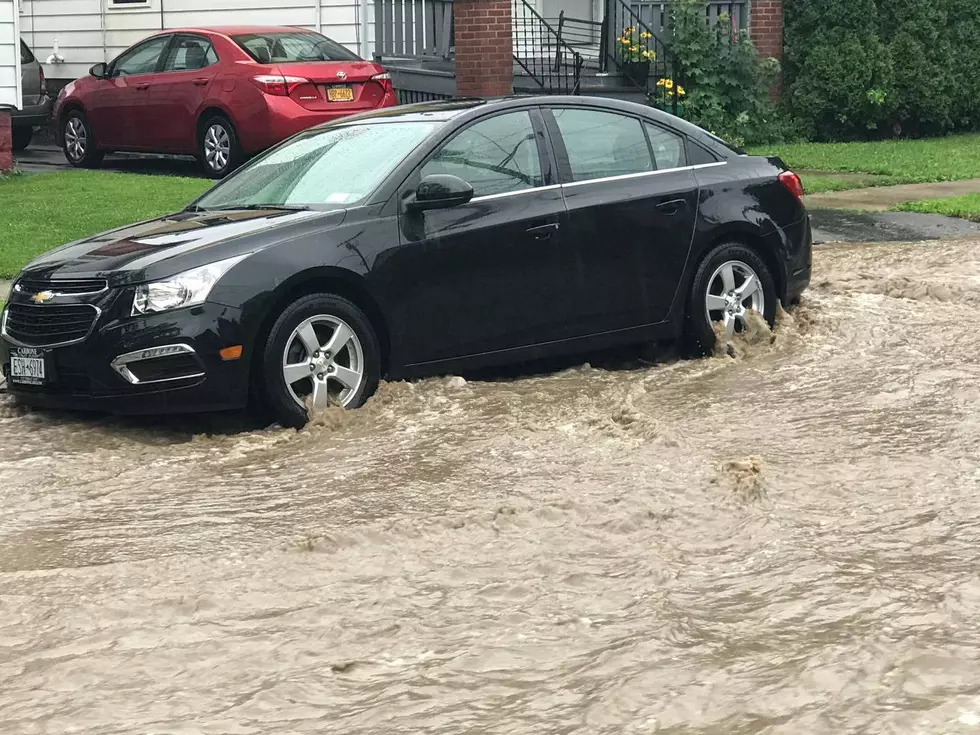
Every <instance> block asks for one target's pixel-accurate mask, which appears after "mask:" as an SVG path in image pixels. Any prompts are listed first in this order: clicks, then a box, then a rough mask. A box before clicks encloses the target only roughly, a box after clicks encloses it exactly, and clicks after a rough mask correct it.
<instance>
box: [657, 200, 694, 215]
mask: <svg viewBox="0 0 980 735" xmlns="http://www.w3.org/2000/svg"><path fill="white" fill-rule="evenodd" d="M686 205H687V201H686V200H684V199H671V200H670V201H669V202H664V203H663V204H658V205H657V209H659V210H660V211H661V212H663V213H664V214H666V215H667V216H668V217H669V216H670V215H672V214H677V213H678V212H679V211H680V208H681V207H684V206H686Z"/></svg>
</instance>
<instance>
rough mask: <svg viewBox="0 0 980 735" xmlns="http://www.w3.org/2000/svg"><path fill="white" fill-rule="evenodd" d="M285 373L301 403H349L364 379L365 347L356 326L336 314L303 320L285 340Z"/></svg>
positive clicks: (319, 405) (321, 405)
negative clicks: (354, 327)
mask: <svg viewBox="0 0 980 735" xmlns="http://www.w3.org/2000/svg"><path fill="white" fill-rule="evenodd" d="M282 374H283V378H284V380H285V383H286V388H287V390H288V391H289V394H290V395H291V396H292V397H293V400H294V401H296V403H297V404H299V405H300V406H304V407H305V406H306V405H307V404H306V403H305V402H306V401H310V399H312V408H313V409H314V410H315V411H322V410H324V409H326V408H328V407H329V406H343V407H346V406H347V405H348V404H349V403H350V402H351V401H353V400H354V398H355V396H356V395H357V393H358V390H359V389H360V388H361V385H362V384H363V383H364V350H363V348H362V347H361V342H360V340H359V339H358V338H357V335H356V334H355V333H354V330H353V329H351V328H350V326H349V325H348V324H347V323H346V322H345V321H343V320H342V319H338V318H337V317H334V316H328V315H320V316H314V317H310V318H309V319H306V320H304V321H303V322H302V323H301V324H300V325H299V326H298V327H296V329H294V330H293V333H292V335H290V337H289V339H288V340H287V342H286V350H285V353H284V354H283V358H282Z"/></svg>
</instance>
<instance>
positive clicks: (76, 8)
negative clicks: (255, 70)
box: [0, 0, 373, 79]
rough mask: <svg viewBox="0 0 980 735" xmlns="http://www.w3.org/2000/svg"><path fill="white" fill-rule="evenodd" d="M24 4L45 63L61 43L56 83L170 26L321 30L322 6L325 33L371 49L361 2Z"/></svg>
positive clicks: (30, 37)
mask: <svg viewBox="0 0 980 735" xmlns="http://www.w3.org/2000/svg"><path fill="white" fill-rule="evenodd" d="M0 1H2V0H0ZM21 1H22V3H23V9H22V11H21V22H22V26H23V27H22V32H23V34H24V36H25V39H26V40H27V42H28V44H29V45H31V47H32V48H33V49H34V52H35V53H36V54H37V56H38V58H39V59H40V60H41V61H45V60H46V59H47V57H48V56H49V55H50V54H51V53H52V50H53V48H54V43H55V40H56V39H57V41H58V45H59V52H60V54H61V56H63V57H64V59H65V61H64V63H57V62H55V63H51V64H46V65H45V73H46V74H47V75H48V77H50V78H52V79H74V78H76V77H80V76H82V75H84V74H86V73H87V72H88V69H89V67H91V66H92V65H93V64H96V63H98V62H100V61H111V60H112V59H114V58H115V57H116V56H117V55H118V54H119V53H120V52H122V51H124V50H125V49H127V48H128V47H129V46H131V45H133V44H134V43H136V42H137V41H139V40H141V39H143V38H145V37H146V36H148V35H150V34H151V33H155V32H156V31H159V30H161V29H166V28H177V27H186V26H207V25H251V24H262V25H292V26H302V27H305V28H310V29H315V28H316V26H317V3H320V28H321V31H322V33H323V34H324V35H327V36H330V37H331V38H333V39H334V40H335V41H338V42H339V43H342V44H344V45H345V46H347V47H348V48H350V49H351V50H352V51H355V52H358V53H363V52H364V51H365V49H364V48H359V43H360V42H361V40H362V36H363V34H362V33H361V30H360V27H361V26H360V24H359V20H360V16H361V12H360V10H359V8H360V7H361V4H360V0H149V2H148V3H147V4H146V5H143V6H139V7H112V6H111V4H110V0H21ZM368 2H373V0H368ZM161 4H162V6H163V9H162V12H161ZM372 35H373V31H372ZM367 50H368V51H370V49H367Z"/></svg>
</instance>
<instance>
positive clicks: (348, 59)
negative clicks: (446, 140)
mask: <svg viewBox="0 0 980 735" xmlns="http://www.w3.org/2000/svg"><path fill="white" fill-rule="evenodd" d="M395 104H397V99H396V97H395V92H394V90H393V89H392V86H391V78H390V77H389V75H388V74H387V73H386V72H385V70H384V69H383V68H382V67H381V66H379V65H377V64H375V63H373V62H370V61H364V60H363V59H361V58H360V57H359V56H357V55H356V54H354V53H352V52H350V51H348V50H347V49H346V48H344V47H343V46H341V45H340V44H338V43H335V42H334V41H331V40H330V39H329V38H326V37H325V36H321V35H320V34H318V33H314V32H313V31H307V30H303V29H301V28H288V27H277V26H272V27H254V26H223V27H214V28H184V29H175V30H170V31H166V32H164V33H158V34H157V35H154V36H151V37H150V38H148V39H146V40H144V41H141V42H140V43H138V44H136V45H135V46H133V47H132V48H130V49H128V50H127V51H124V52H123V53H122V54H120V55H119V57H118V58H116V59H115V60H114V61H113V62H112V63H110V64H96V65H95V66H93V67H92V70H91V72H90V74H89V76H87V77H84V78H82V79H79V80H77V81H75V82H72V83H71V84H69V85H68V86H67V87H65V89H64V90H63V91H62V93H61V94H60V95H59V97H58V101H57V104H56V105H55V118H56V119H57V121H58V125H59V128H58V129H59V132H60V136H61V138H60V139H61V144H62V147H63V148H64V151H65V156H66V157H67V158H68V161H69V163H71V164H72V165H73V166H81V167H92V166H97V165H99V164H100V163H101V162H102V158H103V156H104V155H105V154H106V153H107V152H109V151H136V152H140V151H143V152H148V153H171V154H188V155H196V156H197V157H198V158H199V159H200V161H201V162H202V164H203V165H204V170H205V171H206V172H207V173H208V174H209V175H211V176H213V177H215V178H221V177H223V176H225V175H227V174H228V173H229V172H231V171H232V170H234V169H235V168H236V167H237V166H239V165H240V164H241V163H242V162H243V161H244V160H245V158H246V157H247V156H250V155H252V154H254V153H257V152H259V151H263V150H265V149H266V148H269V147H271V146H272V145H275V144H276V143H279V142H281V141H282V140H284V139H286V138H288V137H289V136H291V135H293V134H294V133H298V132H300V131H301V130H305V129H306V128H309V127H312V126H314V125H319V124H320V123H324V122H327V121H329V120H336V119H337V118H338V117H343V116H344V115H350V114H352V113H356V112H363V111H365V110H374V109H377V108H382V107H391V106H393V105H395Z"/></svg>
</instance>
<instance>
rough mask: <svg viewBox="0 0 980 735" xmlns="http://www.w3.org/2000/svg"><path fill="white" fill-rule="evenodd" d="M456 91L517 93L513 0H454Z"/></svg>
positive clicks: (475, 94)
mask: <svg viewBox="0 0 980 735" xmlns="http://www.w3.org/2000/svg"><path fill="white" fill-rule="evenodd" d="M453 25H454V31H453V35H454V38H455V44H456V94H457V95H459V96H460V97H502V96H505V95H509V94H513V92H514V31H513V22H512V19H511V0H455V2H453Z"/></svg>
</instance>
